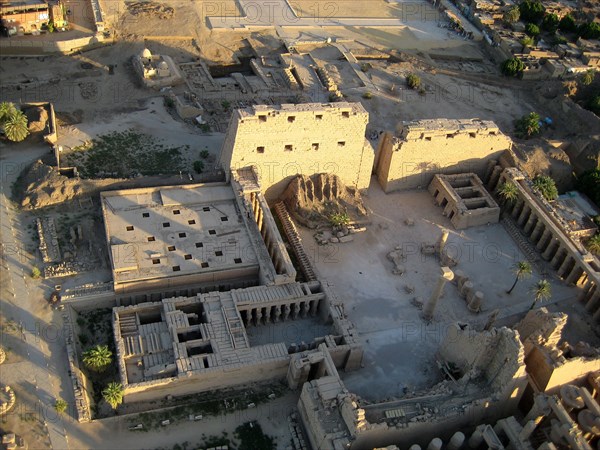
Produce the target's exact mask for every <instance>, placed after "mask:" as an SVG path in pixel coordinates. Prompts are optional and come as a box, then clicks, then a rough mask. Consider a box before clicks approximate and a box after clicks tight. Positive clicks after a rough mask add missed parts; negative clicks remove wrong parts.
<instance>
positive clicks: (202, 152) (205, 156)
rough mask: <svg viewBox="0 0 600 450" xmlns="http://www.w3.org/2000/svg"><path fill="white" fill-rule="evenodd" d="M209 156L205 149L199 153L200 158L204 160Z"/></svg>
mask: <svg viewBox="0 0 600 450" xmlns="http://www.w3.org/2000/svg"><path fill="white" fill-rule="evenodd" d="M209 156H210V152H209V151H208V150H206V149H204V150H201V151H200V158H202V159H206V158H208V157H209Z"/></svg>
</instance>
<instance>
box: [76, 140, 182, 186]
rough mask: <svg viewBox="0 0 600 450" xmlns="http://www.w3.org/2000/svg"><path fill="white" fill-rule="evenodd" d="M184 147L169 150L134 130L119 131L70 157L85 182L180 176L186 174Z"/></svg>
mask: <svg viewBox="0 0 600 450" xmlns="http://www.w3.org/2000/svg"><path fill="white" fill-rule="evenodd" d="M187 148H188V146H184V147H169V146H166V145H164V144H163V143H162V142H161V141H159V140H157V139H156V138H154V137H152V136H149V135H147V134H142V133H138V132H137V131H134V130H126V131H115V132H112V133H109V134H105V135H101V136H98V137H97V138H96V139H92V140H91V141H89V142H86V143H85V144H83V145H80V146H78V147H75V148H73V149H72V152H71V153H69V154H68V155H66V157H65V159H66V162H67V164H69V165H71V166H75V167H77V170H78V171H79V174H80V176H81V177H82V178H101V177H109V176H110V177H117V178H128V177H133V176H137V175H138V174H141V175H159V174H172V173H179V171H180V170H186V167H185V160H184V158H183V156H182V150H187Z"/></svg>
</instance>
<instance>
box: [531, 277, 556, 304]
mask: <svg viewBox="0 0 600 450" xmlns="http://www.w3.org/2000/svg"><path fill="white" fill-rule="evenodd" d="M531 292H532V293H533V303H532V304H531V307H530V308H529V311H531V310H532V309H533V308H535V305H536V304H537V303H538V302H544V301H546V300H549V299H550V297H552V286H550V282H549V281H548V280H539V281H538V282H537V283H535V284H534V285H533V288H532V289H531Z"/></svg>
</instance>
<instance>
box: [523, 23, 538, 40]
mask: <svg viewBox="0 0 600 450" xmlns="http://www.w3.org/2000/svg"><path fill="white" fill-rule="evenodd" d="M525 33H527V34H528V35H529V36H531V37H536V36H537V35H538V34H540V27H538V26H537V25H536V24H534V23H528V24H527V25H526V26H525Z"/></svg>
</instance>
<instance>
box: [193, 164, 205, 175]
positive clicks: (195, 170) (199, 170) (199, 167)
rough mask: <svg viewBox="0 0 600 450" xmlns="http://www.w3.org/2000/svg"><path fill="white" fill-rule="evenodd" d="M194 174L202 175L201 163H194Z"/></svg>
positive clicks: (202, 167) (202, 165)
mask: <svg viewBox="0 0 600 450" xmlns="http://www.w3.org/2000/svg"><path fill="white" fill-rule="evenodd" d="M193 167H194V172H196V173H202V171H203V170H204V162H203V161H194V165H193Z"/></svg>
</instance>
